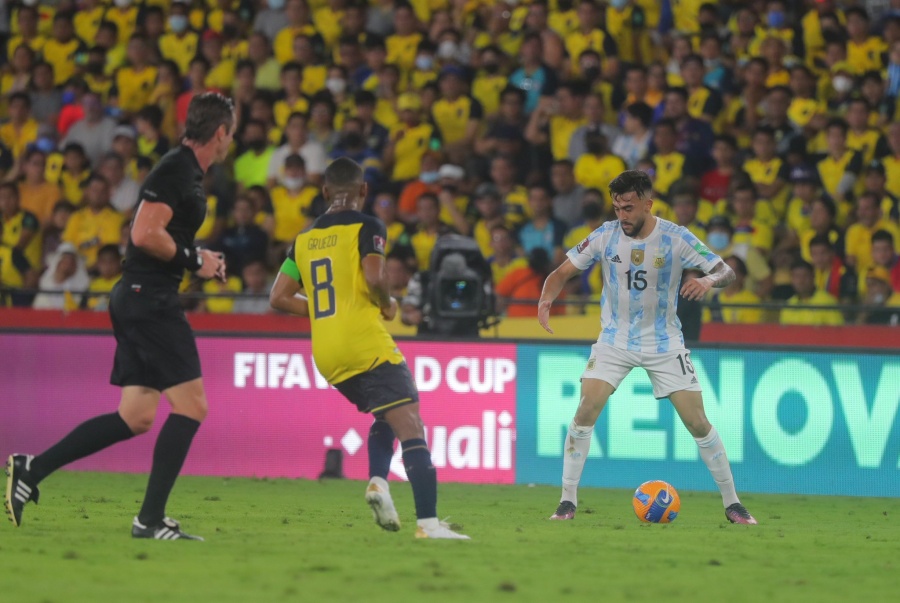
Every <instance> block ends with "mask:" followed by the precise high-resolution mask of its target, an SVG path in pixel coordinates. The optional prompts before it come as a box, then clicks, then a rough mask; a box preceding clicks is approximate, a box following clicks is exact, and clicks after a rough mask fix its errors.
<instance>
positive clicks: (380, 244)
mask: <svg viewBox="0 0 900 603" xmlns="http://www.w3.org/2000/svg"><path fill="white" fill-rule="evenodd" d="M384 244H385V240H384V237H380V236H378V235H375V236H374V237H372V245H374V247H375V251H377V252H378V253H384Z"/></svg>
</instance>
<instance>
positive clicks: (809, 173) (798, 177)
mask: <svg viewBox="0 0 900 603" xmlns="http://www.w3.org/2000/svg"><path fill="white" fill-rule="evenodd" d="M818 182H819V179H818V178H817V177H816V172H815V171H813V169H812V168H811V167H809V166H807V165H798V166H797V167H795V168H793V169H792V170H791V183H793V184H816V183H818Z"/></svg>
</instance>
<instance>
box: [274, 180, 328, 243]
mask: <svg viewBox="0 0 900 603" xmlns="http://www.w3.org/2000/svg"><path fill="white" fill-rule="evenodd" d="M318 194H319V189H317V188H315V187H314V186H304V187H303V188H302V189H300V190H299V191H297V192H296V193H295V194H293V195H292V194H291V192H290V191H289V190H288V189H286V188H285V187H283V186H278V187H276V188H274V189H272V209H273V213H274V215H275V232H274V233H273V236H274V238H275V240H276V241H278V242H279V243H281V242H290V241H293V240H294V238H295V237H296V236H297V233H298V232H300V231H301V230H303V229H304V228H306V226H307V224H309V214H308V212H309V207H310V206H311V205H312V202H313V199H315V198H316V195H318Z"/></svg>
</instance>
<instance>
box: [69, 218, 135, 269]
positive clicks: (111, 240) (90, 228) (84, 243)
mask: <svg viewBox="0 0 900 603" xmlns="http://www.w3.org/2000/svg"><path fill="white" fill-rule="evenodd" d="M124 221H125V217H124V216H122V214H120V213H119V212H117V211H116V210H114V209H112V208H111V207H104V208H103V209H101V210H100V211H98V212H96V213H95V212H94V211H93V210H91V209H90V208H89V207H85V208H83V209H79V210H78V211H76V212H75V213H74V214H72V217H71V218H69V223H68V224H66V230H65V231H63V235H62V239H63V241H66V242H68V243H72V244H73V245H75V247H76V248H77V249H78V253H79V255H81V257H83V258H84V261H85V263H86V264H87V265H88V266H89V267H90V266H93V265H94V263H96V261H97V252H98V251H99V250H100V248H101V247H103V246H104V245H111V244H116V245H117V244H118V243H119V240H120V239H121V238H122V223H123V222H124Z"/></svg>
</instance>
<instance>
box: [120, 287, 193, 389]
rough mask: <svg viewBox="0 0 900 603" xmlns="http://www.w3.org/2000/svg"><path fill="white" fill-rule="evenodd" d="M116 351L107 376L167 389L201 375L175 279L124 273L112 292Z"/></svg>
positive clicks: (122, 382)
mask: <svg viewBox="0 0 900 603" xmlns="http://www.w3.org/2000/svg"><path fill="white" fill-rule="evenodd" d="M109 315H110V317H111V318H112V325H113V332H114V333H115V336H116V357H115V361H114V363H113V370H112V375H111V376H110V378H109V382H110V383H112V384H113V385H118V386H120V387H125V386H127V385H140V386H143V387H150V388H152V389H155V390H159V391H165V390H167V389H169V388H170V387H173V386H175V385H179V384H181V383H185V382H187V381H192V380H194V379H197V378H199V377H200V376H201V373H200V355H199V354H198V353H197V343H196V342H195V341H194V333H193V331H191V326H190V324H188V321H187V319H186V318H185V316H184V310H183V309H182V307H181V302H180V300H179V299H178V291H177V289H176V288H175V287H173V286H172V284H170V283H167V282H163V283H159V282H157V283H153V281H152V279H150V278H147V279H143V278H141V277H140V276H137V277H130V278H128V277H123V278H122V280H121V281H119V282H118V283H117V284H116V286H115V287H113V290H112V293H111V294H110V298H109Z"/></svg>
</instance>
